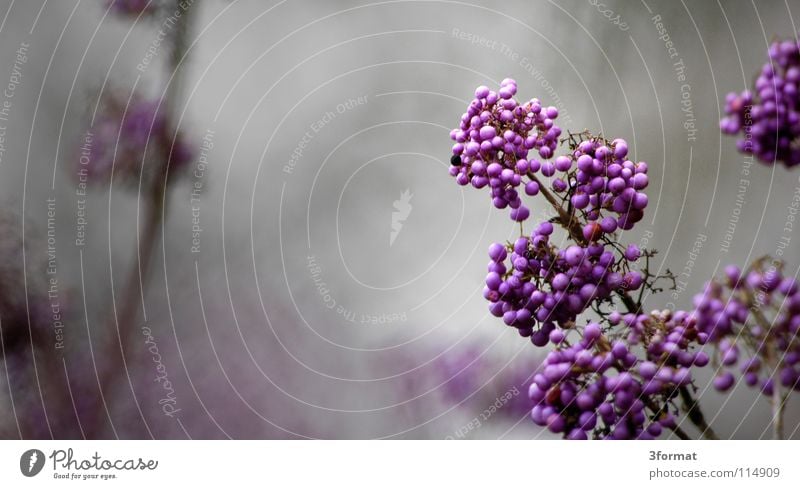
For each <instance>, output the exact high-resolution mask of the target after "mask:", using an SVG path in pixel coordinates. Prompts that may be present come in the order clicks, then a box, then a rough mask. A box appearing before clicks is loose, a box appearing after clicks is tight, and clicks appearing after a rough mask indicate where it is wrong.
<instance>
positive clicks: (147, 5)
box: [106, 0, 164, 16]
mask: <svg viewBox="0 0 800 489" xmlns="http://www.w3.org/2000/svg"><path fill="white" fill-rule="evenodd" d="M163 3H164V1H163V0H106V4H107V5H108V7H109V8H110V9H111V10H112V11H113V12H115V13H117V14H120V15H130V16H138V15H150V14H153V13H155V12H156V11H157V10H158V9H159V7H161V5H162V4H163Z"/></svg>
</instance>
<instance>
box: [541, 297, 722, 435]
mask: <svg viewBox="0 0 800 489" xmlns="http://www.w3.org/2000/svg"><path fill="white" fill-rule="evenodd" d="M609 322H610V324H611V326H612V328H607V330H606V331H603V329H602V328H601V326H600V324H599V323H595V322H593V323H589V324H588V325H586V326H585V327H584V328H583V329H582V331H581V332H580V340H579V341H578V342H576V343H575V344H574V345H570V346H562V347H560V348H558V349H556V350H555V351H552V352H550V353H549V354H548V355H547V357H546V359H545V367H544V368H543V369H542V370H541V371H540V372H539V373H537V374H536V375H535V376H534V378H533V383H532V384H531V386H530V389H529V397H530V399H531V400H532V401H533V402H534V404H535V405H534V407H533V410H532V412H531V417H532V418H533V421H534V422H535V423H536V424H538V425H540V426H545V427H547V428H548V429H549V430H550V431H552V432H554V433H561V434H563V435H564V436H565V437H566V438H569V439H587V438H588V437H590V436H591V437H592V438H604V439H618V440H619V439H653V438H655V437H658V436H659V435H660V434H661V433H662V432H663V431H664V430H665V429H669V430H676V429H678V427H677V424H676V416H675V415H676V414H678V412H679V409H680V406H679V404H678V401H679V400H680V399H679V397H680V392H681V389H682V388H686V387H688V386H690V385H691V384H692V375H691V371H690V368H691V367H692V366H700V367H702V366H705V365H707V364H708V362H709V357H708V355H707V354H706V353H705V352H703V351H702V350H697V349H696V339H697V331H696V329H695V328H694V327H693V326H692V321H691V319H690V315H689V314H687V313H685V312H679V313H676V314H674V315H673V314H672V313H670V312H669V311H663V312H660V311H654V312H653V313H651V314H649V315H645V314H639V315H636V314H625V315H620V314H619V313H612V314H611V315H610V317H609ZM617 325H621V326H622V328H621V331H620V328H613V326H617ZM615 334H616V335H618V337H617V338H616V339H614V336H613V335H615ZM620 334H621V336H619V335H620Z"/></svg>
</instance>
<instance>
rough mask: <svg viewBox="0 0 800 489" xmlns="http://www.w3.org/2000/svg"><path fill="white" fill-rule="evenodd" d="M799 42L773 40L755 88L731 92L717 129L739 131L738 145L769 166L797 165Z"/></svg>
mask: <svg viewBox="0 0 800 489" xmlns="http://www.w3.org/2000/svg"><path fill="white" fill-rule="evenodd" d="M799 84H800V43H798V42H797V41H795V40H787V41H776V42H774V43H772V44H771V45H770V47H769V62H767V63H766V64H765V65H764V66H763V68H762V69H761V73H760V74H759V76H758V78H757V79H756V82H755V87H754V91H753V92H751V91H747V90H746V91H744V92H742V93H741V94H736V93H730V94H728V96H727V98H726V100H725V114H726V117H724V118H723V119H722V120H721V121H720V128H721V129H722V132H723V133H725V134H731V135H735V134H739V133H742V138H741V139H739V140H738V141H737V148H738V149H739V151H741V152H742V153H745V154H752V155H754V156H755V157H756V158H758V159H759V160H761V161H762V162H764V163H766V164H769V165H772V164H774V163H776V162H782V163H783V164H784V165H786V166H787V167H792V166H795V165H797V164H800V92H798V85H799Z"/></svg>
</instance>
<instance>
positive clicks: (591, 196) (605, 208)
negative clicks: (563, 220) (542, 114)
mask: <svg viewBox="0 0 800 489" xmlns="http://www.w3.org/2000/svg"><path fill="white" fill-rule="evenodd" d="M627 156H628V143H627V142H626V141H625V140H624V139H615V140H614V141H611V142H609V141H605V140H604V139H602V138H598V137H589V138H588V139H585V140H582V141H581V142H580V143H578V144H577V147H576V148H575V149H574V150H573V151H572V153H571V154H570V155H569V156H559V157H557V158H556V159H555V161H554V162H553V163H550V162H547V163H544V164H543V165H542V173H543V174H544V175H545V176H548V177H550V176H553V175H554V174H555V171H556V170H558V171H562V172H566V175H565V176H564V177H560V178H554V179H553V181H552V186H553V190H555V191H556V193H558V194H564V193H568V194H569V201H570V204H571V206H572V208H573V209H575V210H577V211H578V212H579V213H580V215H581V217H582V220H583V221H585V222H586V224H585V225H584V227H583V230H582V231H583V237H584V239H586V241H596V240H598V239H599V238H600V236H602V235H603V234H610V233H613V232H614V231H616V230H617V229H622V230H629V229H632V228H633V226H634V224H636V223H637V222H639V221H641V220H642V217H644V209H645V207H647V195H646V194H645V193H644V192H643V190H644V189H645V188H647V185H648V183H649V181H648V178H647V163H645V162H639V163H634V162H632V161H630V160H628V159H627Z"/></svg>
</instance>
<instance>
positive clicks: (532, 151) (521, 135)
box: [450, 78, 561, 221]
mask: <svg viewBox="0 0 800 489" xmlns="http://www.w3.org/2000/svg"><path fill="white" fill-rule="evenodd" d="M516 93H517V83H516V82H515V81H514V80H512V79H510V78H506V79H505V80H503V82H502V83H501V85H500V88H499V90H497V91H496V92H495V91H493V90H490V89H489V88H488V87H486V86H480V87H478V88H477V89H476V90H475V98H474V99H473V100H472V102H470V104H469V107H467V111H466V112H465V113H464V115H462V116H461V124H460V125H459V127H458V128H457V129H453V130H452V131H451V132H450V137H451V139H453V140H454V141H455V144H454V145H453V156H452V157H451V160H450V162H451V164H452V167H451V168H450V175H452V176H454V177H455V178H456V182H458V184H459V185H472V186H473V187H475V188H478V189H480V188H484V187H486V186H488V187H490V188H491V192H492V203H493V204H494V205H495V207H497V208H498V209H505V208H506V207H510V208H511V218H512V219H514V220H516V221H524V220H525V219H527V218H528V217H529V215H530V211H529V209H528V208H527V207H525V206H524V205H522V200H521V198H520V195H519V191H518V190H517V189H518V187H519V186H520V185H521V184H522V183H523V182H527V181H528V179H527V176H528V175H529V174H533V173H536V172H537V171H539V169H540V168H541V167H542V163H541V162H540V161H539V159H537V157H538V158H541V159H548V158H550V157H552V156H553V153H554V151H555V149H556V146H557V143H558V137H559V136H560V135H561V129H560V128H559V127H558V126H556V125H555V123H554V120H555V119H556V118H557V117H558V109H556V108H555V107H543V106H542V104H541V102H540V101H539V100H538V99H535V98H534V99H531V100H529V101H528V102H525V103H519V102H518V101H517V100H516V99H515V98H514V95H516ZM530 185H531V184H530V183H526V186H525V189H526V191H528V192H529V193H531V191H534V190H533V188H531V187H530ZM534 193H535V191H534Z"/></svg>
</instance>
